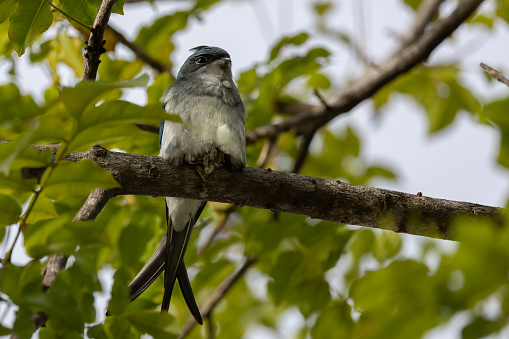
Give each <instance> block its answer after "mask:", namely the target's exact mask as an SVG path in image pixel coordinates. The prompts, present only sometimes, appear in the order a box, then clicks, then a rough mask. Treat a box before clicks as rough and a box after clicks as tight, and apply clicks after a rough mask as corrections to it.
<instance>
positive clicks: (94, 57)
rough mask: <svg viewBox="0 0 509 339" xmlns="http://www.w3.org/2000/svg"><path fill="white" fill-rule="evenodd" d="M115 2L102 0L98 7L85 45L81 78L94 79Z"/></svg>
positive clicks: (115, 0) (114, 0) (113, 0)
mask: <svg viewBox="0 0 509 339" xmlns="http://www.w3.org/2000/svg"><path fill="white" fill-rule="evenodd" d="M116 2H117V0H103V2H102V4H101V7H99V11H98V13H97V16H96V17H95V21H94V26H93V28H94V29H93V30H92V32H91V34H90V37H89V38H88V42H87V47H85V51H86V53H85V71H84V73H83V79H89V80H95V78H96V76H97V69H98V68H99V64H100V63H101V60H99V58H100V56H101V54H102V53H103V38H104V31H105V30H106V26H107V25H108V21H109V20H110V16H111V11H112V10H113V6H115V3H116Z"/></svg>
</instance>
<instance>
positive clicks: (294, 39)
mask: <svg viewBox="0 0 509 339" xmlns="http://www.w3.org/2000/svg"><path fill="white" fill-rule="evenodd" d="M308 37H309V35H308V34H307V33H299V34H297V35H294V36H291V37H284V38H283V39H281V40H280V41H279V42H278V43H277V44H276V46H274V47H273V48H272V50H271V51H270V58H269V60H270V61H272V60H274V59H275V58H276V57H277V56H278V55H279V53H280V51H281V49H282V48H283V47H285V46H287V45H294V46H299V45H302V44H303V43H304V42H306V40H307V39H308Z"/></svg>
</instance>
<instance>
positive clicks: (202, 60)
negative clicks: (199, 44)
mask: <svg viewBox="0 0 509 339" xmlns="http://www.w3.org/2000/svg"><path fill="white" fill-rule="evenodd" d="M207 61H208V60H207V57H204V56H201V57H197V58H196V59H195V60H194V62H195V64H197V65H205V64H206V63H207Z"/></svg>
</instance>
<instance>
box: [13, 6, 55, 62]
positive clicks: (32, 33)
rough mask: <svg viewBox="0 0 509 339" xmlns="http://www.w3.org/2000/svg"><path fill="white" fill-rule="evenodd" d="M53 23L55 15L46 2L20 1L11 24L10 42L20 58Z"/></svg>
mask: <svg viewBox="0 0 509 339" xmlns="http://www.w3.org/2000/svg"><path fill="white" fill-rule="evenodd" d="M52 22H53V14H52V13H51V7H50V5H49V3H48V2H47V1H46V0H33V1H20V2H19V5H18V8H17V9H16V11H15V12H14V13H13V14H12V16H11V20H10V24H9V40H10V41H11V43H12V46H13V47H14V49H15V50H16V52H18V56H21V55H23V53H25V49H26V48H27V46H28V45H30V44H31V43H32V41H33V40H34V39H35V38H36V37H37V36H38V35H40V34H42V33H44V32H45V31H46V30H47V29H48V28H49V26H51V23H52Z"/></svg>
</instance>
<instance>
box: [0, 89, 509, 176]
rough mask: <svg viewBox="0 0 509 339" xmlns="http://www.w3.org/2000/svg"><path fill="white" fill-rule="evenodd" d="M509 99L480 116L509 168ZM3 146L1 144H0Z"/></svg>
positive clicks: (486, 107)
mask: <svg viewBox="0 0 509 339" xmlns="http://www.w3.org/2000/svg"><path fill="white" fill-rule="evenodd" d="M508 111H509V99H502V100H497V101H494V102H492V103H490V104H487V105H485V106H484V108H483V110H482V112H481V114H480V118H481V121H482V122H484V123H487V124H493V123H494V124H496V125H497V126H498V127H500V130H501V134H502V140H501V143H500V153H499V155H498V162H499V163H500V164H502V165H503V166H505V167H508V168H509V116H508V114H507V112H508ZM0 146H1V145H0Z"/></svg>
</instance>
